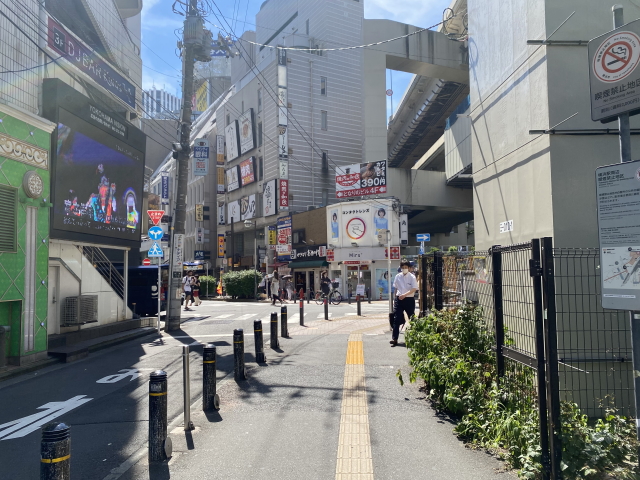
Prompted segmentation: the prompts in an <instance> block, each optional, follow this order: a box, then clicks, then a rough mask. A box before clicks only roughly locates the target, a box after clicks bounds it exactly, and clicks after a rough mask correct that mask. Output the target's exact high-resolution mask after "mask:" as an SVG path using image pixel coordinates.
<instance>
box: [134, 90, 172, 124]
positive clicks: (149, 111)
mask: <svg viewBox="0 0 640 480" xmlns="http://www.w3.org/2000/svg"><path fill="white" fill-rule="evenodd" d="M181 108H182V99H180V98H178V97H176V96H175V95H174V94H172V93H169V92H167V91H166V90H165V89H159V88H156V87H152V88H150V89H149V90H145V91H143V92H142V109H143V116H144V117H145V118H157V119H171V118H173V117H175V116H179V115H180V109H181Z"/></svg>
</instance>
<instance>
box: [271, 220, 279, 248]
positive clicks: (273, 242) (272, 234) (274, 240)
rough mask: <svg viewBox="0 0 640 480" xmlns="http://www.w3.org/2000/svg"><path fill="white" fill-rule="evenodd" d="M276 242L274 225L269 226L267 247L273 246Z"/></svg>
mask: <svg viewBox="0 0 640 480" xmlns="http://www.w3.org/2000/svg"><path fill="white" fill-rule="evenodd" d="M277 241H278V236H277V232H276V227H275V225H269V245H275V244H276V242H277Z"/></svg>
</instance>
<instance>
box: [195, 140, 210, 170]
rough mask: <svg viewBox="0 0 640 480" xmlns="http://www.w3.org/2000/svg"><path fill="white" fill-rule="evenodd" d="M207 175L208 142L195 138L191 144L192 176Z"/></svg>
mask: <svg viewBox="0 0 640 480" xmlns="http://www.w3.org/2000/svg"><path fill="white" fill-rule="evenodd" d="M207 173H209V140H207V139H206V138H196V139H195V141H194V142H193V174H194V175H195V176H200V177H202V176H204V175H206V174H207Z"/></svg>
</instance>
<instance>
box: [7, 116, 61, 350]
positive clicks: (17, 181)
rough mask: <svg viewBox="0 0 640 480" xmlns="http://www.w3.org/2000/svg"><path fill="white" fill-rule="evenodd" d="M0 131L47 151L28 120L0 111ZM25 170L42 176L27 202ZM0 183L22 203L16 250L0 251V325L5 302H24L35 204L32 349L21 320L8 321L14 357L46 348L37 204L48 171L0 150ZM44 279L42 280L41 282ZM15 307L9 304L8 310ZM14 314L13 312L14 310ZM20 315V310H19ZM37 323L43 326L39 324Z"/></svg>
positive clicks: (43, 239)
mask: <svg viewBox="0 0 640 480" xmlns="http://www.w3.org/2000/svg"><path fill="white" fill-rule="evenodd" d="M0 133H4V134H6V135H9V136H11V137H13V138H16V139H18V140H21V141H23V142H25V143H30V144H32V145H35V146H37V147H40V148H42V149H45V150H47V151H50V145H51V143H50V135H49V133H47V132H45V131H43V130H39V129H37V128H35V127H33V126H31V125H29V124H28V123H26V122H24V121H22V120H19V119H17V118H14V117H12V116H10V115H8V114H5V113H3V112H0ZM28 170H35V171H37V172H38V174H39V175H40V176H41V177H42V180H43V182H44V192H43V194H42V198H39V199H37V200H34V201H32V202H29V200H27V196H26V195H25V193H24V190H23V189H22V178H23V177H24V174H25V173H26V172H27V171H28ZM0 184H4V185H11V186H13V187H17V188H18V192H19V194H18V196H19V198H20V199H21V200H27V202H26V203H23V202H19V203H18V251H17V252H16V253H9V252H0V325H9V324H11V323H10V322H11V319H10V318H8V316H9V315H8V310H7V311H6V312H5V311H4V310H3V308H7V309H8V308H9V305H15V303H13V301H20V302H22V304H24V262H25V253H24V249H25V229H26V228H25V223H26V211H27V210H26V209H27V208H28V207H38V221H37V230H38V232H37V238H36V277H35V282H36V285H35V288H36V303H35V320H34V324H35V339H34V347H35V348H34V350H32V351H29V352H25V351H24V342H23V341H22V339H23V334H24V324H23V322H22V321H20V322H19V325H18V327H19V328H16V327H15V326H14V325H11V333H10V350H9V352H8V354H9V356H11V357H17V356H23V355H28V354H31V353H37V352H42V351H45V350H46V349H47V305H48V291H47V286H48V284H47V282H48V279H47V275H48V271H49V208H48V207H43V206H41V203H42V202H43V199H45V198H46V199H47V201H49V189H50V181H49V171H48V170H44V169H41V168H37V167H35V166H33V165H30V164H27V163H22V162H18V161H16V160H13V159H10V158H7V157H3V156H2V154H1V153H0ZM43 282H44V283H43ZM15 310H19V309H17V308H15V307H14V308H13V309H12V311H15ZM14 316H15V314H14ZM20 318H22V314H20ZM41 323H42V324H44V326H41Z"/></svg>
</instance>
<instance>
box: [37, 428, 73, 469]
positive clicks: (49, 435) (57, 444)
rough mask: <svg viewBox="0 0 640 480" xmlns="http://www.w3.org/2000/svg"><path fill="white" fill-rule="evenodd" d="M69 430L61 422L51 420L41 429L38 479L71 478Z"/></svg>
mask: <svg viewBox="0 0 640 480" xmlns="http://www.w3.org/2000/svg"><path fill="white" fill-rule="evenodd" d="M70 469H71V431H70V429H69V427H68V426H67V425H66V424H64V423H62V422H52V423H49V424H47V425H45V426H44V427H43V429H42V441H41V442H40V480H68V479H69V478H71V476H70V473H69V471H70Z"/></svg>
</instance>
